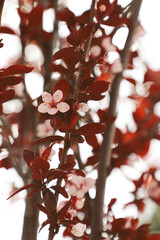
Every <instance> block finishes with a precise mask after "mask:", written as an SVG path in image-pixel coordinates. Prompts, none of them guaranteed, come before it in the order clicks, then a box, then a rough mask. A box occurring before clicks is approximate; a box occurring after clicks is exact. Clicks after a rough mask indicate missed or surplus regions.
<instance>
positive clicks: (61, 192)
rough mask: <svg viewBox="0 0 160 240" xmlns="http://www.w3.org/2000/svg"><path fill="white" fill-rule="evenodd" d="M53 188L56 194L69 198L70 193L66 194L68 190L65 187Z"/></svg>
mask: <svg viewBox="0 0 160 240" xmlns="http://www.w3.org/2000/svg"><path fill="white" fill-rule="evenodd" d="M51 188H52V189H53V190H55V191H56V192H58V193H60V194H62V195H63V197H65V198H68V193H67V192H66V190H65V189H64V188H63V187H60V186H58V185H56V186H52V187H51Z"/></svg>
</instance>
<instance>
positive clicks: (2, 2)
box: [0, 0, 5, 27]
mask: <svg viewBox="0 0 160 240" xmlns="http://www.w3.org/2000/svg"><path fill="white" fill-rule="evenodd" d="M4 1H5V0H1V1H0V27H1V18H2V11H3V6H4Z"/></svg>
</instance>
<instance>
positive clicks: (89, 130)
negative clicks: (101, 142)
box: [76, 123, 107, 136]
mask: <svg viewBox="0 0 160 240" xmlns="http://www.w3.org/2000/svg"><path fill="white" fill-rule="evenodd" d="M106 127H107V126H106V125H105V124H102V123H88V124H86V125H84V126H82V127H80V128H79V129H77V130H76V134H80V135H86V136H87V135H92V134H98V133H102V132H104V131H105V130H106Z"/></svg>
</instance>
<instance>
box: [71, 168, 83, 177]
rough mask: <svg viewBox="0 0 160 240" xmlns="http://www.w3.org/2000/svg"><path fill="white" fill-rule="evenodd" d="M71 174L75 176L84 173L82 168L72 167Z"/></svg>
mask: <svg viewBox="0 0 160 240" xmlns="http://www.w3.org/2000/svg"><path fill="white" fill-rule="evenodd" d="M72 174H75V175H77V176H81V177H85V176H86V175H85V173H84V172H83V170H81V169H73V170H72Z"/></svg>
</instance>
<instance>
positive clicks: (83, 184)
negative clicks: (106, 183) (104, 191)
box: [66, 175, 95, 199]
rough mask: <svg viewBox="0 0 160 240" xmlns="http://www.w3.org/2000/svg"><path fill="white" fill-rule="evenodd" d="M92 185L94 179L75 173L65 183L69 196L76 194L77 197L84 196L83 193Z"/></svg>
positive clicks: (93, 184)
mask: <svg viewBox="0 0 160 240" xmlns="http://www.w3.org/2000/svg"><path fill="white" fill-rule="evenodd" d="M94 186H95V180H94V179H92V178H85V177H81V176H76V175H72V179H71V180H70V181H68V182H67V184H66V188H67V190H68V193H69V194H70V195H71V196H76V197H77V198H78V199H82V198H84V195H85V194H86V193H87V192H88V190H89V189H90V188H93V187H94Z"/></svg>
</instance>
